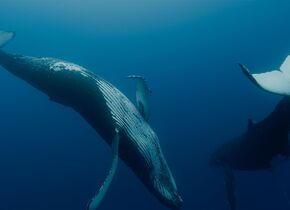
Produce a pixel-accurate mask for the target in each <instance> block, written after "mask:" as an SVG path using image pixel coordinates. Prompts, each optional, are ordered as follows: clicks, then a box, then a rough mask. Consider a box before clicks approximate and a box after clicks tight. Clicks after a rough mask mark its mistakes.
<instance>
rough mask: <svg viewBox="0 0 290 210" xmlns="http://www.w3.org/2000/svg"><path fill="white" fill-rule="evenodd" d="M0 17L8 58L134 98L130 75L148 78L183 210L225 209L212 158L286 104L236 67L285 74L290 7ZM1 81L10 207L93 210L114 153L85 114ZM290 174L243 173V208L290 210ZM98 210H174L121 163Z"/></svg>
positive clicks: (5, 205) (27, 4)
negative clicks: (34, 61) (56, 61)
mask: <svg viewBox="0 0 290 210" xmlns="http://www.w3.org/2000/svg"><path fill="white" fill-rule="evenodd" d="M0 8H1V9H0V27H1V29H3V30H13V31H16V32H17V36H16V38H15V40H14V41H13V42H11V43H10V44H9V45H8V46H7V47H5V50H6V51H8V52H17V53H22V54H25V55H32V56H52V57H57V58H61V59H65V60H69V61H72V62H74V63H77V64H80V65H82V66H84V67H86V68H88V69H90V70H91V71H94V72H95V73H97V74H99V75H101V76H102V77H104V78H106V79H107V80H109V81H110V82H112V83H113V84H114V85H116V86H117V87H118V88H119V89H120V90H122V91H123V92H124V93H125V94H126V95H127V96H129V97H130V98H131V99H132V100H133V99H134V90H135V89H134V84H133V83H132V82H130V81H128V80H127V79H126V78H125V76H127V75H129V74H141V75H144V76H145V77H146V78H147V79H148V80H149V82H150V86H151V89H152V90H153V94H152V103H151V107H152V117H151V125H152V127H153V128H154V130H155V131H156V132H157V134H158V135H159V138H160V141H161V145H162V148H163V151H164V153H165V156H166V159H167V161H168V162H169V165H170V167H171V169H172V171H173V174H174V176H175V179H176V182H177V184H178V186H179V190H180V192H181V194H182V196H183V199H184V209H185V210H191V209H198V210H222V209H226V208H227V203H226V200H225V193H224V185H223V177H222V173H221V171H219V170H218V169H212V168H210V167H209V166H208V159H209V156H210V154H211V152H212V151H213V149H214V148H215V147H216V146H217V145H219V144H220V143H222V142H224V141H225V140H227V139H229V138H231V137H234V136H236V135H238V134H240V133H241V132H243V131H244V130H245V129H246V127H247V120H248V118H253V119H254V120H261V119H263V118H264V117H265V116H266V115H267V114H268V113H269V112H270V111H271V110H272V109H273V108H274V105H275V104H276V103H277V101H278V100H279V97H278V96H275V95H271V94H268V93H265V92H263V91H261V90H259V89H258V88H256V87H254V86H253V85H252V84H250V82H249V81H248V80H247V79H246V78H245V77H244V76H243V75H242V73H241V71H240V69H239V68H238V66H237V63H239V62H242V63H244V64H246V65H247V66H248V67H249V68H250V69H252V70H254V71H256V72H259V71H265V70H271V69H274V68H278V67H279V66H280V64H281V63H282V61H283V59H284V58H285V57H286V56H287V55H289V54H290V27H289V11H290V2H289V1H286V0H281V1H274V0H273V1H272V0H269V1H258V0H249V1H247V0H239V1H238V0H237V1H230V0H221V1H219V2H217V1H214V0H206V1H201V0H197V1H193V0H192V1H187V0H181V1H164V0H155V1H153V0H147V1H145V0H139V1H132V0H124V1H117V0H109V1H105V0H100V1H93V0H83V1H80V0H74V1H66V0H64V1H62V2H60V1H57V0H51V1H47V2H46V1H36V0H27V1H24V0H23V1H21V0H10V1H8V0H0ZM0 81H1V82H0V90H1V91H0V99H1V103H0V107H1V108H0V116H1V117H0V119H1V120H0V125H1V127H0V140H1V142H0V186H1V187H0V209H5V210H9V209H11V210H15V209H29V210H48V209H49V210H79V209H85V206H86V203H87V201H88V200H89V199H90V198H91V196H92V195H93V193H94V192H95V190H96V189H97V187H98V186H99V185H100V184H101V182H102V181H103V179H104V177H105V175H106V174H107V171H108V169H109V167H110V162H111V153H110V150H109V147H108V146H107V145H106V144H105V143H104V142H103V140H102V139H101V138H100V137H99V136H98V135H97V134H96V133H95V131H94V130H93V129H92V128H91V127H90V126H89V125H88V124H87V123H86V122H85V121H84V120H83V119H82V118H81V117H80V116H79V115H78V114H77V113H75V112H74V111H72V110H71V109H68V108H67V107H63V106H60V105H59V104H56V103H53V102H50V101H48V100H47V97H46V96H45V95H43V94H42V93H40V92H38V91H36V90H35V89H33V88H32V87H30V86H29V85H27V84H26V83H25V82H23V81H21V80H19V79H17V78H15V77H14V76H12V75H10V74H9V73H7V72H6V71H5V70H4V69H2V68H1V71H0ZM289 166H290V162H288V163H285V164H284V165H283V166H281V167H279V170H278V171H277V173H276V175H275V176H273V175H272V173H270V172H258V173H245V172H243V173H238V174H237V188H238V192H237V197H238V206H239V209H241V210H242V209H243V210H248V209H249V210H250V209H255V210H259V209H261V210H273V209H279V210H284V209H289V206H288V205H287V201H286V200H285V198H284V197H283V191H282V190H281V188H284V189H286V191H288V192H289V193H290V181H289V175H290V170H289ZM275 179H276V180H278V182H276V181H275ZM100 209H107V210H112V209H122V210H127V209H130V210H131V209H138V210H145V209H146V210H147V209H154V210H155V209H158V210H161V209H166V208H165V207H163V206H162V205H161V204H160V203H159V202H158V201H157V200H156V199H155V198H154V197H153V196H152V195H151V194H149V193H148V192H147V190H146V189H145V187H143V185H142V184H141V183H140V182H139V180H138V179H137V178H136V177H135V175H134V174H133V173H132V172H131V171H130V170H128V168H127V167H126V166H125V165H124V164H123V163H121V164H120V167H119V170H118V172H117V176H116V177H115V179H114V181H113V184H112V186H111V189H110V190H109V193H108V195H107V196H106V198H105V200H104V201H103V203H102V205H101V208H100Z"/></svg>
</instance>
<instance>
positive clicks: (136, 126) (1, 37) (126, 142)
mask: <svg viewBox="0 0 290 210" xmlns="http://www.w3.org/2000/svg"><path fill="white" fill-rule="evenodd" d="M13 37H14V33H12V32H5V31H1V32H0V48H1V47H3V46H4V45H5V44H6V43H7V42H8V41H9V40H11V39H12V38H13ZM0 65H1V66H2V67H4V68H5V69H7V70H8V71H9V72H10V73H12V74H14V75H15V76H17V77H19V78H21V79H23V80H25V81H26V82H28V83H29V84H30V85H32V86H33V87H35V88H37V89H38V90H40V91H42V92H43V93H45V94H47V95H48V97H49V99H50V100H52V101H55V102H57V103H59V104H62V105H65V106H68V107H71V108H72V109H74V110H75V111H77V112H78V113H79V114H80V115H81V116H82V117H83V118H84V119H85V120H86V121H87V122H88V123H89V124H90V125H91V126H92V127H93V128H94V129H95V130H96V131H97V132H98V133H99V134H100V135H101V136H102V138H103V139H104V140H105V141H106V142H107V143H108V144H109V145H112V149H113V153H114V159H113V166H112V169H111V170H110V173H109V175H108V177H107V179H106V181H105V183H104V185H103V187H102V188H101V189H100V192H99V193H98V194H97V195H96V196H95V197H94V198H93V199H92V200H91V202H89V204H88V209H89V210H93V209H95V208H97V206H98V203H99V202H100V200H101V198H102V196H103V195H104V193H105V191H106V189H107V187H108V185H109V183H110V181H111V179H112V176H113V174H114V171H115V170H116V165H117V160H118V158H117V156H118V154H119V156H120V157H121V159H123V161H124V162H125V163H126V164H127V165H128V166H129V167H130V168H131V169H132V171H133V172H134V173H135V174H136V175H137V176H138V177H139V179H140V180H141V181H142V182H143V184H144V185H145V186H146V187H147V188H148V189H149V191H150V192H151V193H153V194H154V195H155V196H156V197H157V198H158V199H159V200H160V201H161V202H162V203H163V204H165V205H166V206H167V207H169V208H171V209H180V208H181V206H182V199H181V197H180V195H179V194H178V191H177V187H176V184H175V181H174V178H173V176H172V174H171V171H170V169H169V167H168V165H167V163H166V160H165V158H164V156H163V153H162V151H161V148H160V144H159V140H158V137H157V135H156V133H155V132H154V131H153V130H152V128H151V127H150V125H149V124H148V123H147V119H144V117H143V116H144V114H146V111H144V110H143V112H142V114H140V112H139V110H138V109H137V108H136V107H135V106H134V105H133V104H132V103H131V102H130V100H129V99H128V98H127V97H126V96H125V95H124V94H123V93H122V92H120V91H119V90H118V89H117V88H116V87H114V86H113V85H112V84H110V83H109V82H107V81H106V80H104V79H102V78H101V77H99V76H98V75H96V74H94V73H93V72H90V71H88V70H86V69H85V68H83V67H81V66H79V65H76V64H73V63H70V62H67V61H63V60H60V59H55V58H48V57H30V56H24V55H17V54H10V53H6V52H3V51H0ZM137 95H142V94H137ZM141 103H143V104H144V101H143V102H142V100H141ZM142 115H143V116H142ZM118 149H119V153H118Z"/></svg>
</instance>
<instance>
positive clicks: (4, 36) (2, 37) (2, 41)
mask: <svg viewBox="0 0 290 210" xmlns="http://www.w3.org/2000/svg"><path fill="white" fill-rule="evenodd" d="M14 37H15V33H14V32H11V31H0V48H2V47H4V46H5V45H6V44H7V43H8V42H9V41H10V40H12V39H13V38H14Z"/></svg>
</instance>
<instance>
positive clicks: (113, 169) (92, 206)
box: [87, 130, 120, 210]
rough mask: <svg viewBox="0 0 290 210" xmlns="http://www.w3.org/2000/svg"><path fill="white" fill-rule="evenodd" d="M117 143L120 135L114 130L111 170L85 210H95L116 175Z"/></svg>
mask: <svg viewBox="0 0 290 210" xmlns="http://www.w3.org/2000/svg"><path fill="white" fill-rule="evenodd" d="M119 142H120V134H119V131H118V130H116V135H115V137H114V139H113V141H112V153H113V161H112V166H111V169H110V171H109V173H108V175H107V177H106V179H105V181H104V183H103V185H102V186H101V187H100V189H99V191H98V193H96V194H95V195H94V197H93V198H92V199H91V201H90V202H89V203H88V205H87V210H96V209H97V208H98V207H99V205H100V203H101V202H102V200H103V198H104V197H105V195H106V193H107V191H108V189H109V187H110V185H111V182H112V180H113V178H114V175H115V174H116V170H117V166H118V159H119V158H118V154H119Z"/></svg>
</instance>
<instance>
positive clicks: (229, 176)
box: [224, 166, 236, 210]
mask: <svg viewBox="0 0 290 210" xmlns="http://www.w3.org/2000/svg"><path fill="white" fill-rule="evenodd" d="M224 175H225V187H226V192H227V199H228V204H229V207H230V209H231V210H236V195H235V190H236V185H235V176H234V172H233V170H232V169H231V168H230V167H228V166H224Z"/></svg>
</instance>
